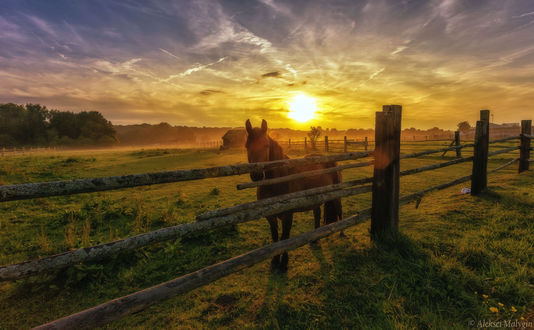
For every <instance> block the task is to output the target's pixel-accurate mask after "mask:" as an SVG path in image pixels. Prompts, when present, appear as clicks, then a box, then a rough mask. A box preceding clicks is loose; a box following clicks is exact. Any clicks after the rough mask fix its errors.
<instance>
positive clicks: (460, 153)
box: [454, 131, 462, 158]
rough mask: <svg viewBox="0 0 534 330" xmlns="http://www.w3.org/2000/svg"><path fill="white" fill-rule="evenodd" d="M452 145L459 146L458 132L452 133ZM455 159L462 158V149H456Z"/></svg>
mask: <svg viewBox="0 0 534 330" xmlns="http://www.w3.org/2000/svg"><path fill="white" fill-rule="evenodd" d="M454 144H455V145H456V146H457V147H459V146H460V131H456V132H454ZM456 158H462V149H460V148H458V149H456Z"/></svg>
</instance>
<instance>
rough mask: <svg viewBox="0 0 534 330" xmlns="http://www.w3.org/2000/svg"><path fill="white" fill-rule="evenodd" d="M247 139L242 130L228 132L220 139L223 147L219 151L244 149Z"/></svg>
mask: <svg viewBox="0 0 534 330" xmlns="http://www.w3.org/2000/svg"><path fill="white" fill-rule="evenodd" d="M246 139H247V133H246V131H245V130H244V129H231V130H228V131H227V132H226V133H225V134H224V135H223V137H222V140H223V145H222V147H221V149H228V148H244V147H245V142H246Z"/></svg>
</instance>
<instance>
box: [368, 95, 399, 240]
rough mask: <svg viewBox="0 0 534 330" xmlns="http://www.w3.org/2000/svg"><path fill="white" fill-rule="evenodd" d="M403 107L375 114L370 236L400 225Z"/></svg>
mask: <svg viewBox="0 0 534 330" xmlns="http://www.w3.org/2000/svg"><path fill="white" fill-rule="evenodd" d="M401 114H402V106H400V105H384V106H383V108H382V112H377V113H376V123H375V153H374V156H375V164H374V178H373V202H372V210H371V237H372V239H374V240H376V239H380V238H385V237H386V236H389V235H390V234H392V233H394V232H396V231H397V230H398V226H399V183H400V182H399V177H400V176H399V172H400V171H399V169H400V162H399V160H400V133H401Z"/></svg>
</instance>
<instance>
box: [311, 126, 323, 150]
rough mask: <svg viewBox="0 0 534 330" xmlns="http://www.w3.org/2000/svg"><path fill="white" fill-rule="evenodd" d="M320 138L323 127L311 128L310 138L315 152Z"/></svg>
mask: <svg viewBox="0 0 534 330" xmlns="http://www.w3.org/2000/svg"><path fill="white" fill-rule="evenodd" d="M319 136H321V127H320V126H319V127H314V126H312V127H310V132H309V133H308V137H309V138H310V143H311V147H312V149H314V150H315V149H317V147H316V146H317V139H319Z"/></svg>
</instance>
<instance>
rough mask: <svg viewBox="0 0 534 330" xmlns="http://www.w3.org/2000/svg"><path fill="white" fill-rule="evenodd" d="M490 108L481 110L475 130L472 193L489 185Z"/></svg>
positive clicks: (474, 193)
mask: <svg viewBox="0 0 534 330" xmlns="http://www.w3.org/2000/svg"><path fill="white" fill-rule="evenodd" d="M488 150H489V110H480V120H479V121H477V127H476V131H475V149H474V154H473V156H474V158H473V172H472V173H473V176H472V178H471V195H473V196H475V195H478V194H479V193H480V192H482V191H483V190H485V189H486V188H487V186H488Z"/></svg>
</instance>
